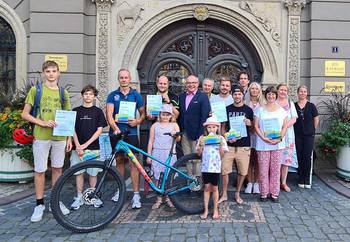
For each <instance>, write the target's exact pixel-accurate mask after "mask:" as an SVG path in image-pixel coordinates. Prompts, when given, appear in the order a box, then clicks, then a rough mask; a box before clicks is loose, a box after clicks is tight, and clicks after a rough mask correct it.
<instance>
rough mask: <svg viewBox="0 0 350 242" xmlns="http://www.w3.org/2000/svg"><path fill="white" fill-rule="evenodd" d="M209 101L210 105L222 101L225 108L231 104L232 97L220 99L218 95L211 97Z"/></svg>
mask: <svg viewBox="0 0 350 242" xmlns="http://www.w3.org/2000/svg"><path fill="white" fill-rule="evenodd" d="M209 100H210V102H211V103H215V102H220V101H224V102H225V105H226V107H227V106H230V105H231V104H232V103H233V97H232V95H228V96H227V97H225V98H223V97H221V96H220V94H219V95H215V96H211V97H210V99H209Z"/></svg>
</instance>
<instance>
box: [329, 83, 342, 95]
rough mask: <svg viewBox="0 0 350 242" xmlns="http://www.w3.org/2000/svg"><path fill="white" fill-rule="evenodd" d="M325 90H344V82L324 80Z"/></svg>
mask: <svg viewBox="0 0 350 242" xmlns="http://www.w3.org/2000/svg"><path fill="white" fill-rule="evenodd" d="M324 91H325V92H342V93H344V92H345V82H325V83H324Z"/></svg>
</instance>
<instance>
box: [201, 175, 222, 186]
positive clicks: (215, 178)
mask: <svg viewBox="0 0 350 242" xmlns="http://www.w3.org/2000/svg"><path fill="white" fill-rule="evenodd" d="M219 179H220V173H209V172H202V180H203V183H204V184H209V183H210V184H212V185H213V186H217V185H218V184H219Z"/></svg>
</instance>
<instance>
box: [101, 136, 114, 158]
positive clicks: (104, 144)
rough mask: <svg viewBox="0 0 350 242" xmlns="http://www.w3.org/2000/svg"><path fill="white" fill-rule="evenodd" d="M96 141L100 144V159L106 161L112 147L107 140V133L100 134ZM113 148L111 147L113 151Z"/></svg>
mask: <svg viewBox="0 0 350 242" xmlns="http://www.w3.org/2000/svg"><path fill="white" fill-rule="evenodd" d="M98 141H99V144H100V159H101V160H106V159H107V158H108V157H109V156H110V155H111V154H112V147H111V142H110V139H109V134H108V133H103V134H101V135H100V137H99V139H98ZM114 148H115V147H113V149H114Z"/></svg>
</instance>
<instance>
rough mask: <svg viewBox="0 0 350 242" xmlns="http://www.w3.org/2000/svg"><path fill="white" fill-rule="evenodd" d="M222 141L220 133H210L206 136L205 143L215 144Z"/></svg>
mask: <svg viewBox="0 0 350 242" xmlns="http://www.w3.org/2000/svg"><path fill="white" fill-rule="evenodd" d="M220 143H221V138H220V136H219V135H216V134H209V135H207V136H205V137H204V145H215V144H220Z"/></svg>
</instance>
